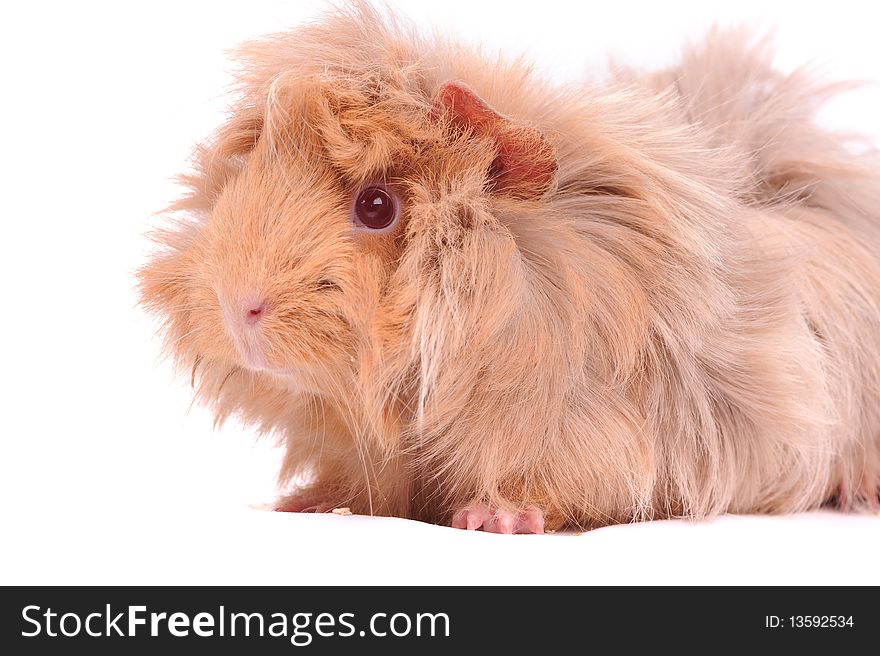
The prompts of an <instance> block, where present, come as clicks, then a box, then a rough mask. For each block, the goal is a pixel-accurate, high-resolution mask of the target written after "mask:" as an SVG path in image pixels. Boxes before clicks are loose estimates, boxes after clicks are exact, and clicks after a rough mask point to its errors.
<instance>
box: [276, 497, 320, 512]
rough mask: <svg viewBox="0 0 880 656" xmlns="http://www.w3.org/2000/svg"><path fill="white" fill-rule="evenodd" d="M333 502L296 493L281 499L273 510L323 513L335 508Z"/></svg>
mask: <svg viewBox="0 0 880 656" xmlns="http://www.w3.org/2000/svg"><path fill="white" fill-rule="evenodd" d="M333 507H334V506H333V504H331V503H327V501H326V500H324V499H321V498H320V497H315V496H310V495H298V494H294V495H292V496H289V497H284V498H283V499H280V500H279V501H278V503H277V504H276V505H275V508H273V510H274V511H275V512H290V513H323V512H327V511H328V510H332V509H333Z"/></svg>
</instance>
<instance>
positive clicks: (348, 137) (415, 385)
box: [139, 3, 880, 533]
mask: <svg viewBox="0 0 880 656" xmlns="http://www.w3.org/2000/svg"><path fill="white" fill-rule="evenodd" d="M239 55H240V61H241V64H242V65H241V67H240V70H239V78H238V80H239V83H240V86H239V91H238V95H237V97H236V99H235V101H234V104H233V105H232V107H231V111H230V115H229V119H228V121H227V122H226V123H225V124H224V125H223V126H222V127H220V129H219V130H218V131H217V132H216V133H215V135H214V136H213V137H212V138H211V139H210V141H208V142H207V143H205V144H204V145H202V146H201V147H199V148H198V149H197V152H196V154H195V157H194V160H193V161H194V165H193V168H192V171H191V172H190V173H188V174H186V175H185V176H183V178H182V179H183V182H184V183H185V185H186V187H187V189H188V192H187V193H186V194H185V196H184V197H183V198H182V199H181V200H179V201H178V202H177V203H175V204H174V205H173V206H172V207H171V215H172V216H171V218H172V222H171V223H170V225H169V226H167V227H165V228H164V229H161V230H159V231H157V232H156V233H155V238H156V239H157V241H158V243H159V245H160V248H159V249H158V250H157V251H156V252H155V253H154V254H153V255H152V256H151V259H150V260H149V261H148V262H147V263H146V264H145V266H143V268H142V269H141V270H140V273H139V284H140V293H141V295H142V302H143V304H144V305H145V307H146V308H147V309H148V310H149V311H151V312H152V313H154V314H155V315H157V316H158V317H160V318H161V319H162V320H163V322H164V328H165V337H166V340H167V341H166V345H167V350H168V351H169V352H170V353H171V354H173V356H174V358H175V359H176V361H177V363H178V364H179V366H180V367H181V369H182V370H183V371H184V372H186V375H187V377H189V376H190V374H191V376H192V379H193V387H194V388H195V393H196V395H197V397H198V399H200V400H201V401H203V402H205V403H207V404H209V405H210V406H212V407H213V408H214V411H215V412H216V417H217V420H218V421H219V422H222V421H223V420H224V419H225V418H227V417H229V416H231V415H236V416H238V417H240V418H241V419H242V420H243V421H245V422H247V423H249V424H251V425H253V426H254V427H255V428H256V429H257V430H259V431H260V432H265V433H272V434H275V435H278V436H280V439H281V440H282V441H283V443H284V445H285V449H286V450H285V459H284V461H283V465H282V472H281V479H282V481H283V482H286V483H287V484H288V485H287V489H286V490H285V492H286V493H288V494H287V496H285V497H283V498H282V499H281V501H280V502H279V504H278V508H279V509H280V510H287V511H310V510H311V511H314V510H317V511H321V510H324V509H331V508H336V507H340V506H346V507H348V508H350V509H351V510H352V511H353V512H356V513H364V514H377V515H393V516H398V517H408V518H414V519H420V520H425V521H430V522H438V523H446V524H451V525H452V526H455V527H461V528H468V529H476V528H482V529H483V530H487V531H495V532H501V533H525V532H531V533H540V532H542V531H543V530H545V529H550V528H559V527H594V526H598V525H603V524H608V523H615V522H629V521H634V520H641V519H651V518H666V517H704V516H710V515H713V514H717V513H722V512H733V513H756V512H757V513H782V512H791V511H799V510H805V509H810V508H817V507H819V506H822V505H823V504H827V503H833V504H835V505H836V506H838V507H841V508H845V509H853V508H867V507H869V506H874V505H876V503H877V492H878V480H880V173H878V172H880V166H878V164H880V161H878V159H877V158H876V157H875V156H874V154H873V151H871V149H870V147H867V148H855V147H853V144H852V143H851V142H850V141H847V140H846V139H844V138H842V137H839V136H836V135H834V134H832V133H831V132H829V131H826V130H823V129H821V128H820V127H818V126H817V125H816V123H815V122H814V114H815V110H816V109H817V106H818V105H819V104H820V103H821V101H822V100H823V99H824V98H825V97H826V96H828V95H829V94H832V93H833V92H834V91H836V90H837V89H838V88H839V86H840V85H838V86H833V85H826V86H820V85H817V84H814V83H813V82H812V81H811V80H810V79H809V76H807V75H806V74H805V73H803V72H795V73H792V74H783V73H780V72H777V71H776V70H774V69H773V67H772V66H771V63H770V59H771V56H770V54H769V53H768V52H767V48H766V47H765V46H764V45H762V44H760V43H758V44H756V42H755V41H753V40H750V39H749V38H748V37H747V35H743V34H741V33H739V32H723V31H722V32H718V31H715V32H712V33H710V35H709V37H708V39H707V40H706V41H705V42H704V43H703V44H702V45H700V46H698V47H694V48H692V49H690V50H688V51H686V53H685V54H684V56H683V58H682V59H681V61H680V63H679V64H678V65H677V66H674V67H672V68H669V69H665V70H660V71H654V72H651V73H646V74H637V73H633V72H631V71H619V72H617V73H615V74H614V75H612V76H611V80H610V81H609V82H608V83H602V85H601V86H595V85H594V86H587V85H586V84H585V85H572V86H554V85H552V84H550V83H548V82H546V81H544V80H542V79H540V78H539V77H538V76H536V75H535V74H534V73H533V72H532V70H531V69H530V67H529V66H528V65H527V64H525V63H523V62H522V61H521V60H516V61H506V60H504V59H503V58H498V57H494V56H486V55H483V54H481V52H480V51H479V50H478V49H476V48H474V49H471V48H469V47H464V46H461V45H459V44H456V43H455V42H454V41H450V40H446V39H445V38H443V37H439V36H431V37H428V36H425V35H420V34H419V33H418V32H417V31H416V30H415V29H413V28H412V26H410V25H408V24H407V23H405V22H403V21H401V20H400V19H399V18H395V17H394V16H393V15H392V14H390V13H388V12H385V11H384V10H383V11H378V10H376V9H373V8H371V7H370V6H368V5H365V4H360V3H358V4H355V5H352V6H350V7H349V8H348V9H343V10H337V11H334V12H331V13H330V14H329V15H326V16H324V18H322V19H321V20H319V21H317V22H314V23H311V24H308V25H305V26H303V27H300V28H297V29H294V30H293V31H289V32H283V33H280V34H275V35H272V36H269V37H266V38H263V39H261V40H257V41H255V42H252V43H249V44H247V45H245V46H244V47H243V48H242V49H241V50H240V53H239ZM863 145H864V144H863ZM291 481H308V483H307V484H304V485H302V486H300V487H298V488H294V489H291V488H290V482H291ZM291 492H292V493H291Z"/></svg>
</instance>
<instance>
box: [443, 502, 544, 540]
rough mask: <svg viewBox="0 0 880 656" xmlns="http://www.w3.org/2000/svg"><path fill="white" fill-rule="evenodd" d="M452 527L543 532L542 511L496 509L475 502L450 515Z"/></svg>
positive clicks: (492, 531) (509, 532)
mask: <svg viewBox="0 0 880 656" xmlns="http://www.w3.org/2000/svg"><path fill="white" fill-rule="evenodd" d="M452 528H463V529H467V530H468V531H475V530H477V529H479V528H482V529H483V531H485V532H486V533H504V534H508V535H509V534H512V533H535V534H539V535H540V534H542V533H543V532H544V513H542V512H541V511H540V510H539V509H537V508H534V507H533V508H529V509H528V510H524V511H522V512H515V511H511V510H502V509H497V510H493V509H492V508H489V506H487V505H485V504H482V503H476V504H471V505H469V506H465V507H464V508H462V509H461V510H459V511H458V512H456V513H455V514H454V515H453V516H452Z"/></svg>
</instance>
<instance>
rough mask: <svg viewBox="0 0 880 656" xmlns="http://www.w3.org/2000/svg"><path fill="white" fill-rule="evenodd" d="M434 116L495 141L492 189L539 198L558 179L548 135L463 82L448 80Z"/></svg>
mask: <svg viewBox="0 0 880 656" xmlns="http://www.w3.org/2000/svg"><path fill="white" fill-rule="evenodd" d="M430 115H431V118H433V119H435V120H442V119H443V118H444V117H445V118H446V119H447V120H449V122H450V123H451V124H452V125H453V126H457V127H461V128H466V129H470V130H471V131H472V133H473V134H475V135H478V136H487V137H491V138H493V139H494V140H495V144H496V146H497V148H498V155H497V156H496V158H495V161H493V162H492V167H491V171H490V173H491V176H492V180H493V186H492V191H493V193H496V194H501V195H506V196H512V197H514V198H522V199H529V198H539V197H540V196H543V195H544V194H545V193H546V192H547V190H549V189H550V187H551V186H552V185H553V182H554V180H555V179H556V169H557V163H556V153H555V152H554V150H553V147H552V146H551V145H550V142H549V141H548V140H547V138H546V137H545V136H544V135H543V134H541V133H540V132H538V131H537V130H535V129H534V128H531V127H529V126H527V125H524V124H522V123H517V122H516V121H513V120H511V119H510V118H507V117H506V116H502V115H501V114H499V113H498V112H496V111H495V110H494V109H492V107H490V106H489V105H488V104H487V103H486V102H485V101H484V100H483V99H482V98H480V97H479V96H478V95H477V94H476V93H474V92H473V91H471V90H470V89H469V88H467V87H466V86H464V85H463V84H461V83H460V82H447V83H446V84H444V85H443V86H442V87H440V90H439V91H438V92H437V95H436V96H434V102H433V104H432V106H431V114H430Z"/></svg>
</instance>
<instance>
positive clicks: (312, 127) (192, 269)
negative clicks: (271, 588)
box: [140, 74, 556, 412]
mask: <svg viewBox="0 0 880 656" xmlns="http://www.w3.org/2000/svg"><path fill="white" fill-rule="evenodd" d="M555 173H556V160H555V156H554V152H553V149H552V147H551V146H550V144H549V142H548V140H547V139H546V138H545V137H544V136H543V135H542V134H541V133H539V132H538V131H537V130H535V129H533V128H531V127H529V126H527V125H523V124H520V123H517V122H516V121H513V120H511V119H509V118H507V117H504V116H502V115H501V114H499V113H498V112H496V111H495V110H494V109H492V108H491V107H490V106H489V105H488V104H487V103H486V102H484V101H483V100H482V99H481V98H480V97H479V96H478V95H477V94H476V93H475V92H474V91H472V90H470V89H469V88H467V87H466V86H464V85H463V84H460V83H457V82H449V83H446V84H443V85H442V86H440V88H439V89H437V90H435V91H434V92H433V93H432V94H429V95H428V96H427V97H425V96H424V95H423V93H421V92H420V91H419V90H416V89H408V88H405V86H401V85H395V84H392V83H389V82H387V81H386V80H382V79H379V78H377V77H376V76H375V75H373V74H366V75H364V76H361V77H358V76H355V75H350V76H335V77H334V76H331V75H329V74H321V75H316V76H313V77H311V78H306V79H298V78H296V77H293V76H279V77H277V78H276V79H275V80H274V82H273V83H272V85H270V86H269V87H268V88H267V89H266V90H265V93H256V92H254V93H252V94H251V96H249V97H248V98H247V99H246V102H244V103H243V104H242V106H240V107H239V108H238V109H237V110H236V111H235V112H233V115H232V118H231V119H230V121H229V122H228V124H227V125H225V126H224V127H223V128H222V129H221V130H220V131H219V132H218V134H217V136H216V138H215V140H214V141H213V142H212V143H211V144H209V145H208V146H206V147H205V148H204V149H203V150H202V151H201V152H200V153H199V154H198V156H197V159H196V171H195V173H194V174H193V175H192V176H190V177H188V178H186V179H185V181H186V182H187V184H188V185H189V186H190V188H191V193H190V194H189V196H187V198H185V199H184V200H183V201H181V202H180V203H178V205H177V206H176V207H177V209H181V210H185V211H186V213H187V215H188V218H187V219H186V220H183V221H180V222H179V223H178V224H176V226H175V227H173V228H170V229H166V230H163V231H159V232H158V233H156V236H157V237H158V241H159V243H160V244H161V245H162V246H163V249H162V250H160V251H159V252H157V253H156V254H155V255H154V256H153V258H152V259H151V261H150V262H149V263H148V264H147V265H146V266H145V267H144V268H143V269H142V270H141V272H140V278H141V293H142V298H143V301H144V303H145V304H146V305H147V307H148V308H149V309H151V310H153V311H154V312H155V313H157V314H158V315H159V316H160V317H161V318H163V319H164V321H165V325H166V328H167V338H168V339H167V344H168V348H169V349H170V350H171V352H172V353H174V354H175V355H176V356H177V357H178V359H180V360H181V361H183V362H184V363H186V366H190V365H191V366H193V367H195V366H196V365H197V364H198V365H199V366H200V367H202V368H210V367H214V368H219V369H221V370H227V371H231V370H234V369H239V370H243V371H246V372H250V373H251V374H253V375H256V376H263V375H269V376H270V377H271V378H272V379H273V380H277V378H278V377H282V378H289V379H297V378H303V377H306V378H310V379H311V382H312V383H314V381H315V379H319V378H320V377H321V376H322V375H324V374H328V375H329V374H330V372H338V371H341V370H349V371H350V372H351V373H352V375H354V376H355V377H358V376H359V377H360V378H361V380H363V381H366V380H367V379H369V380H370V381H371V384H372V386H373V388H374V389H376V387H375V386H376V385H378V386H379V388H381V389H378V390H377V391H376V392H375V393H374V394H373V396H375V397H377V398H378V397H382V398H385V399H387V397H388V395H389V394H393V393H394V390H395V389H396V390H399V389H400V388H401V387H403V386H404V385H405V383H404V378H405V377H406V376H412V375H414V374H413V372H414V371H415V370H419V371H420V372H421V373H420V374H416V375H420V376H421V377H422V379H423V380H422V381H421V383H420V384H417V385H416V387H420V388H421V390H422V391H421V392H420V394H421V395H422V396H423V397H424V394H425V392H424V389H426V386H425V384H424V383H425V380H424V378H425V376H428V377H430V378H431V379H432V381H434V382H436V380H437V376H438V374H437V372H436V371H434V372H433V373H431V372H430V370H433V369H434V368H436V367H437V366H442V363H441V362H440V360H442V356H441V355H440V353H441V351H442V352H444V353H447V352H449V351H450V349H453V348H458V347H460V346H461V345H462V344H463V343H464V342H465V341H466V340H468V339H473V338H474V337H475V336H476V335H477V333H482V334H483V335H484V336H487V335H489V334H490V333H491V332H492V331H493V330H494V329H496V328H497V325H498V324H499V322H503V321H505V320H508V319H509V318H510V311H509V307H510V306H511V304H510V303H508V302H507V301H506V299H510V298H511V297H512V296H513V295H515V294H516V275H515V272H512V271H511V267H515V266H516V261H517V258H516V244H515V240H514V238H513V236H512V235H511V233H510V232H509V231H508V230H507V228H506V227H505V226H504V225H503V222H502V221H501V220H499V218H498V215H499V208H501V210H500V211H502V212H503V210H504V208H505V207H507V208H510V207H511V205H513V206H516V205H522V204H530V203H532V204H533V203H536V202H540V199H541V197H542V196H543V195H544V194H545V193H546V192H547V191H548V190H549V189H550V188H551V187H552V186H553V184H554V182H555ZM511 273H513V274H514V275H511ZM505 307H508V309H507V310H505V309H504V308H505ZM456 345H457V346H456ZM383 372H384V373H383ZM329 378H331V379H332V381H329V382H327V381H325V382H327V385H325V386H323V387H324V388H325V390H324V391H326V388H327V387H328V386H332V385H337V387H338V385H339V381H340V378H339V376H338V375H333V376H329ZM311 386H312V387H315V386H317V387H318V388H322V385H320V384H318V385H314V384H312V385H311ZM335 393H343V394H344V393H350V390H336V392H335ZM365 396H370V394H365ZM422 400H424V399H422ZM377 403H379V405H383V403H384V402H379V401H377ZM385 411H386V412H387V410H385Z"/></svg>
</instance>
